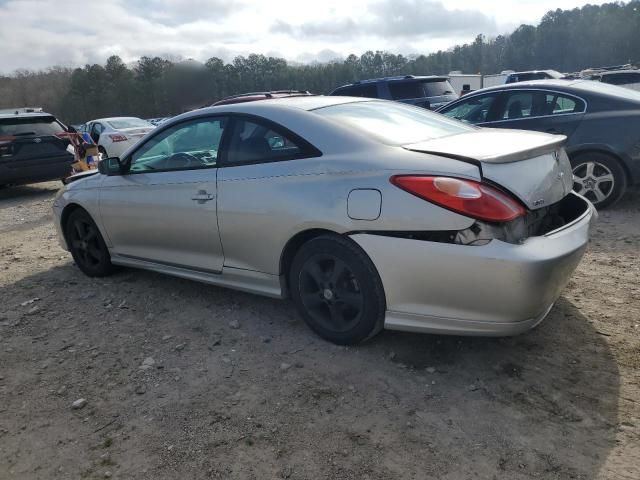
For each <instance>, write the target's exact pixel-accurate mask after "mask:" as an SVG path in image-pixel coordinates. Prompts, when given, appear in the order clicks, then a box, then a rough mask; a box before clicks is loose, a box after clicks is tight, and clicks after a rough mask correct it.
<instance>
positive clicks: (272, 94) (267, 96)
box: [211, 90, 314, 106]
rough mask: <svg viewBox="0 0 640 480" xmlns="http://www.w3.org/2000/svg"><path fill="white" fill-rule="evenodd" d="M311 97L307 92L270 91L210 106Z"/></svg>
mask: <svg viewBox="0 0 640 480" xmlns="http://www.w3.org/2000/svg"><path fill="white" fill-rule="evenodd" d="M311 95H314V94H313V93H311V92H309V91H308V90H272V91H265V92H248V93H240V94H238V95H231V96H229V97H225V98H222V99H220V100H218V101H217V102H215V103H213V104H212V105H211V106H214V105H227V104H230V103H242V102H255V101H258V100H273V99H274V98H283V97H308V96H311Z"/></svg>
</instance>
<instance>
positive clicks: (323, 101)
mask: <svg viewBox="0 0 640 480" xmlns="http://www.w3.org/2000/svg"><path fill="white" fill-rule="evenodd" d="M374 100H377V99H375V98H364V97H341V96H330V95H309V96H290V97H281V98H272V99H270V100H269V101H268V102H242V103H231V104H228V105H219V106H212V107H207V108H205V109H200V110H207V109H216V111H218V110H219V109H222V108H223V107H226V109H229V108H234V109H235V108H237V109H241V110H248V109H252V108H260V109H263V108H265V107H266V106H274V107H290V108H297V109H300V110H307V111H309V110H315V109H316V108H323V107H329V106H332V105H341V104H343V103H354V102H366V101H374Z"/></svg>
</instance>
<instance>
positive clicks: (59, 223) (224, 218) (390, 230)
mask: <svg viewBox="0 0 640 480" xmlns="http://www.w3.org/2000/svg"><path fill="white" fill-rule="evenodd" d="M564 140H565V139H564V137H561V136H554V135H548V134H544V133H538V132H523V131H505V130H489V129H480V128H476V127H473V126H470V125H466V124H464V123H462V122H458V121H456V120H451V119H447V118H446V117H444V116H442V115H439V114H435V113H433V112H429V111H428V110H425V109H423V108H418V107H413V106H409V105H404V104H401V103H396V102H389V101H383V100H368V99H362V98H353V97H328V96H302V97H288V98H280V99H273V100H269V101H256V102H245V103H236V104H230V105H223V106H218V107H211V108H204V109H200V110H195V111H192V112H189V113H185V114H183V115H180V116H178V117H175V118H172V119H171V120H169V121H167V122H166V123H165V124H163V125H162V126H160V127H159V128H158V129H157V130H155V131H154V132H153V133H152V134H150V135H148V136H147V137H146V138H145V139H144V140H143V141H142V142H140V143H139V144H137V145H136V146H135V147H134V148H131V149H129V150H128V151H126V152H125V153H124V154H123V155H122V157H120V158H109V159H106V160H104V161H102V162H101V163H100V164H99V173H98V174H95V175H81V176H78V177H71V178H70V182H69V184H68V185H67V186H66V187H65V188H64V189H63V190H61V191H60V193H59V194H58V196H57V197H56V199H55V201H54V205H53V210H54V215H55V225H56V228H57V231H58V235H59V239H60V242H61V245H62V246H63V248H65V249H68V250H70V252H71V254H72V256H73V259H74V261H75V262H76V264H77V265H78V267H79V268H80V270H82V271H83V272H84V273H85V274H87V275H89V276H105V275H109V274H111V273H112V272H113V271H114V268H115V266H116V265H121V266H128V267H135V268H143V269H148V270H153V271H157V272H162V273H167V274H171V275H176V276H179V277H184V278H188V279H193V280H199V281H203V282H208V283H211V284H214V285H221V286H225V287H230V288H234V289H239V290H244V291H248V292H253V293H258V294H263V295H267V296H270V297H276V298H286V297H291V298H292V299H293V301H294V303H295V305H296V306H297V308H298V310H299V311H300V314H301V316H302V317H303V318H304V320H305V321H306V323H307V324H308V325H309V326H310V327H311V329H313V330H314V331H315V332H317V333H318V334H319V335H320V336H322V337H323V338H325V339H327V340H329V341H332V342H335V343H338V344H353V343H357V342H360V341H363V340H365V339H368V338H370V337H372V336H374V335H375V334H376V333H378V332H379V331H380V330H381V329H382V328H383V327H384V328H389V329H397V330H408V331H415V332H433V333H442V334H468V335H511V334H516V333H519V332H523V331H526V330H529V329H531V328H533V327H535V326H536V325H537V324H538V323H539V322H541V321H542V320H543V318H544V317H545V316H546V315H547V313H548V312H549V310H550V309H551V307H552V305H553V304H554V302H555V301H556V299H557V298H558V296H559V295H560V293H561V291H562V289H563V287H564V286H565V285H566V283H567V282H568V280H569V277H570V276H571V274H572V272H573V271H574V269H575V268H576V266H577V265H578V263H579V262H580V259H581V258H582V255H583V253H584V251H585V248H586V245H587V241H588V231H589V226H590V224H591V222H592V220H593V219H594V216H595V213H594V212H595V210H594V209H593V207H592V205H591V203H590V202H589V201H588V200H586V199H585V198H583V197H581V196H580V195H578V194H576V193H574V192H572V191H571V186H572V179H571V166H570V164H569V160H568V158H567V155H566V153H565V151H564V149H563V143H564Z"/></svg>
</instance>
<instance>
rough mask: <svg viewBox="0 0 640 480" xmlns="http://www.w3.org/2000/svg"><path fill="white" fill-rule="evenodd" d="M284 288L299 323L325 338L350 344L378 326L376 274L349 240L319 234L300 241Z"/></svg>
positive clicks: (381, 303)
mask: <svg viewBox="0 0 640 480" xmlns="http://www.w3.org/2000/svg"><path fill="white" fill-rule="evenodd" d="M289 288H290V291H291V296H292V298H293V301H294V303H295V305H296V307H297V309H298V311H299V312H300V315H301V316H302V318H303V319H304V321H305V322H306V323H307V325H308V326H309V327H310V328H311V329H312V330H313V331H314V332H316V333H317V334H318V335H319V336H321V337H322V338H324V339H325V340H328V341H330V342H333V343H336V344H339V345H351V344H355V343H359V342H361V341H363V340H366V339H368V338H371V337H373V336H375V335H376V334H377V333H378V332H380V330H382V327H383V325H384V315H385V311H386V303H385V296H384V289H383V287H382V282H381V281H380V276H379V275H378V272H377V270H376V268H375V266H374V265H373V262H372V261H371V260H370V259H369V257H368V256H367V255H366V254H365V253H364V251H362V249H361V248H360V247H358V246H357V245H356V244H354V243H353V242H351V241H350V240H347V239H345V238H343V237H340V236H338V235H322V236H320V237H316V238H314V239H312V240H310V241H308V242H307V243H305V244H304V245H303V246H302V247H301V248H300V250H298V252H297V253H296V255H295V257H294V259H293V262H292V264H291V269H290V272H289Z"/></svg>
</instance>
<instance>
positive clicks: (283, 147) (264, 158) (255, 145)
mask: <svg viewBox="0 0 640 480" xmlns="http://www.w3.org/2000/svg"><path fill="white" fill-rule="evenodd" d="M234 125H235V126H234V128H233V133H232V134H231V138H230V140H229V155H228V158H227V162H228V163H229V164H232V165H240V164H248V163H262V162H274V161H281V160H293V159H295V158H301V157H305V156H311V155H312V152H311V151H310V148H308V147H307V145H306V143H303V142H302V141H300V140H296V139H292V138H290V136H289V135H287V134H285V133H284V132H282V131H279V129H278V128H277V127H273V126H271V125H268V124H262V123H260V122H256V121H255V120H249V119H245V118H242V117H238V118H236V119H235V121H234Z"/></svg>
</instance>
